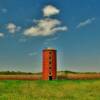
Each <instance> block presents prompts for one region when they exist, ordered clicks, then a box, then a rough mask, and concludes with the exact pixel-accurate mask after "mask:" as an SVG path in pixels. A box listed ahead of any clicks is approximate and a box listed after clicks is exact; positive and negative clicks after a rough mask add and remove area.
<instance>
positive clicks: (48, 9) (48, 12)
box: [43, 5, 60, 17]
mask: <svg viewBox="0 0 100 100" xmlns="http://www.w3.org/2000/svg"><path fill="white" fill-rule="evenodd" d="M59 13H60V10H59V9H57V8H56V7H54V6H52V5H47V6H45V7H44V8H43V15H44V16H46V17H49V16H52V15H56V14H59Z"/></svg>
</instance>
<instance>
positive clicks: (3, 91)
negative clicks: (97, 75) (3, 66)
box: [0, 80, 100, 100]
mask: <svg viewBox="0 0 100 100" xmlns="http://www.w3.org/2000/svg"><path fill="white" fill-rule="evenodd" d="M0 100H100V80H62V81H60V80H56V81H42V80H39V81H0Z"/></svg>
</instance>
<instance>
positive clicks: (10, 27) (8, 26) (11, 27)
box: [7, 23, 21, 33]
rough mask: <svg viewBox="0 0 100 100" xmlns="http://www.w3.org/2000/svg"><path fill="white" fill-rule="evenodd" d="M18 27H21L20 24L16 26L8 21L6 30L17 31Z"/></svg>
mask: <svg viewBox="0 0 100 100" xmlns="http://www.w3.org/2000/svg"><path fill="white" fill-rule="evenodd" d="M20 29H21V27H20V26H16V25H15V24H14V23H8V25H7V30H8V31H9V32H10V33H15V32H18V31H19V30H20Z"/></svg>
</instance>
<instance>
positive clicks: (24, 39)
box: [19, 38, 27, 43]
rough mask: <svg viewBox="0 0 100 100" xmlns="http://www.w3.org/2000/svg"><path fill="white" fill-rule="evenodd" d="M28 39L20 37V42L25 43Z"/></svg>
mask: <svg viewBox="0 0 100 100" xmlns="http://www.w3.org/2000/svg"><path fill="white" fill-rule="evenodd" d="M26 41H27V39H26V38H21V39H19V42H21V43H24V42H26Z"/></svg>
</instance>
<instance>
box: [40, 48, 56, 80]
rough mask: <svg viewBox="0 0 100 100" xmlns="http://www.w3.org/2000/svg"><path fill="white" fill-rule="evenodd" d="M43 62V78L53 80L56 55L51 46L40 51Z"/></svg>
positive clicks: (54, 77)
mask: <svg viewBox="0 0 100 100" xmlns="http://www.w3.org/2000/svg"><path fill="white" fill-rule="evenodd" d="M42 62H43V73H42V79H43V80H55V79H56V72H57V57H56V50H55V49H53V48H46V49H44V50H43V52H42Z"/></svg>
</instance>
